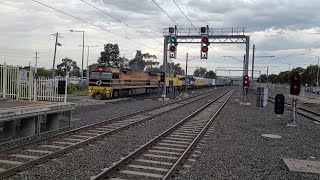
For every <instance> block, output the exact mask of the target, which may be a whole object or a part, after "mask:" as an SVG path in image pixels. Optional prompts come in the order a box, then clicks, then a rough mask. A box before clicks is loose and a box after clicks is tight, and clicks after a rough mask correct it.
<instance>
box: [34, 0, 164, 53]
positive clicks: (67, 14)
mask: <svg viewBox="0 0 320 180" xmlns="http://www.w3.org/2000/svg"><path fill="white" fill-rule="evenodd" d="M32 1H33V2H36V3H38V4H41V5H42V6H45V7H47V8H49V9H52V10H55V11H57V12H60V13H62V14H64V15H66V16H69V17H72V18H74V19H77V20H79V21H82V22H84V23H87V24H89V25H91V26H94V27H96V28H99V29H101V30H104V31H107V32H109V33H111V34H114V35H116V36H119V37H122V38H124V39H127V40H128V41H131V42H134V43H136V44H139V45H142V46H144V47H147V48H150V49H153V50H155V51H157V52H162V51H159V50H157V49H155V48H153V47H150V46H147V45H145V44H142V43H139V42H137V41H135V40H132V39H129V38H127V37H125V36H123V35H120V34H118V33H115V32H112V31H110V30H108V29H105V28H103V27H100V26H97V25H95V24H93V23H91V22H89V21H86V20H83V19H81V18H79V17H76V16H73V15H71V14H69V13H66V12H64V11H61V10H59V9H56V8H54V7H51V6H49V5H47V4H44V3H41V2H39V1H36V0H32Z"/></svg>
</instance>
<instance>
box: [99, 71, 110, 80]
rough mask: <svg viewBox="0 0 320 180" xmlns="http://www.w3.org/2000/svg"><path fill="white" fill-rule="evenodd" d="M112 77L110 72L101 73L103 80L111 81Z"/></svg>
mask: <svg viewBox="0 0 320 180" xmlns="http://www.w3.org/2000/svg"><path fill="white" fill-rule="evenodd" d="M111 77H112V74H111V73H109V72H103V73H101V78H103V79H111Z"/></svg>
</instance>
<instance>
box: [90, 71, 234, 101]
mask: <svg viewBox="0 0 320 180" xmlns="http://www.w3.org/2000/svg"><path fill="white" fill-rule="evenodd" d="M215 83H217V81H216V80H215V79H210V78H201V77H193V76H192V77H189V76H188V77H187V84H185V77H184V76H181V75H171V76H167V77H166V87H167V89H168V91H169V92H172V91H179V90H181V89H184V88H185V86H186V85H187V87H188V88H202V87H210V86H214V85H216V84H215ZM229 83H230V82H228V81H221V80H220V81H219V84H217V85H227V84H229ZM88 88H89V96H92V97H93V98H95V99H110V98H117V97H123V96H131V95H134V94H148V93H152V92H158V91H160V90H161V83H160V75H159V74H152V73H148V72H144V71H132V70H131V69H128V68H117V67H107V66H98V67H97V68H96V69H94V70H93V71H92V72H91V74H90V79H89V87H88Z"/></svg>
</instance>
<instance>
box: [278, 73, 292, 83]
mask: <svg viewBox="0 0 320 180" xmlns="http://www.w3.org/2000/svg"><path fill="white" fill-rule="evenodd" d="M289 77H290V71H284V72H280V73H279V82H280V83H289Z"/></svg>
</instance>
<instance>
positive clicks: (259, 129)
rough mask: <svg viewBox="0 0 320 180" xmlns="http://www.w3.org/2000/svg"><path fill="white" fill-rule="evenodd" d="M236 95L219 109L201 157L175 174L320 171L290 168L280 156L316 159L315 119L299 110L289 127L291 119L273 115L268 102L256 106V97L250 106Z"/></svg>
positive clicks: (252, 175)
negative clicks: (299, 114)
mask: <svg viewBox="0 0 320 180" xmlns="http://www.w3.org/2000/svg"><path fill="white" fill-rule="evenodd" d="M237 98H238V96H237V95H234V96H233V97H232V98H231V99H230V101H229V102H228V103H227V105H226V106H225V108H224V109H223V110H222V111H221V114H220V115H219V117H218V118H217V119H216V121H215V122H214V124H213V125H212V126H211V127H212V128H211V129H213V132H212V133H211V135H210V136H208V137H207V139H206V142H205V145H203V147H202V148H201V149H200V151H201V153H200V154H199V157H198V158H197V159H196V161H195V162H194V163H193V164H192V166H191V167H190V169H185V170H184V173H181V174H180V175H179V176H178V177H177V179H181V180H188V179H206V180H211V179H290V180H291V179H320V175H319V174H312V173H298V172H291V171H289V169H288V168H287V167H286V165H285V164H284V162H283V161H282V158H292V159H300V160H316V161H320V148H319V147H320V144H319V143H320V141H319V136H320V131H319V128H320V127H319V125H316V124H314V123H313V122H312V121H310V120H308V119H306V118H304V117H301V116H298V123H299V126H298V127H287V126H286V124H287V123H288V122H289V119H288V118H287V119H279V118H277V116H276V115H275V114H274V113H273V108H274V107H273V106H274V105H273V104H272V103H269V104H268V106H267V107H266V108H263V109H262V110H260V108H257V107H255V98H254V97H252V96H251V97H250V99H252V100H254V101H251V102H254V103H253V105H251V106H240V105H239V104H238V103H237V102H236V99H237ZM230 112H232V113H230ZM244 112H246V113H244ZM285 116H287V117H289V112H287V113H286V114H285ZM261 134H276V135H280V136H282V138H281V139H272V138H266V137H263V136H261Z"/></svg>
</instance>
